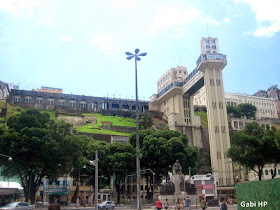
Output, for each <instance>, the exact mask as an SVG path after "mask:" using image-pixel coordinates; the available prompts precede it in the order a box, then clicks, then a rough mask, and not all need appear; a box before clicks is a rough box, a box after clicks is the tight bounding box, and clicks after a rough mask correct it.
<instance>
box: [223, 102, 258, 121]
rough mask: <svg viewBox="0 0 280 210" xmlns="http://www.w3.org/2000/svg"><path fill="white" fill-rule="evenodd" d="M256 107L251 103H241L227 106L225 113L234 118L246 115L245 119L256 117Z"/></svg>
mask: <svg viewBox="0 0 280 210" xmlns="http://www.w3.org/2000/svg"><path fill="white" fill-rule="evenodd" d="M256 111H257V107H255V106H254V105H252V104H248V103H242V104H238V105H237V106H227V113H228V114H229V115H230V116H232V117H235V118H240V117H246V118H247V119H250V118H255V117H256Z"/></svg>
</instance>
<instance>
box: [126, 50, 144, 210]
mask: <svg viewBox="0 0 280 210" xmlns="http://www.w3.org/2000/svg"><path fill="white" fill-rule="evenodd" d="M138 53H139V49H135V54H133V53H131V52H126V53H125V54H126V55H128V57H127V60H130V59H132V58H135V90H136V174H137V209H138V210H139V209H141V195H140V145H139V107H138V84H137V61H140V60H141V58H140V57H139V56H146V55H147V53H140V54H138Z"/></svg>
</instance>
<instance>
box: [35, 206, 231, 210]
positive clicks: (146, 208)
mask: <svg viewBox="0 0 280 210" xmlns="http://www.w3.org/2000/svg"><path fill="white" fill-rule="evenodd" d="M154 208H155V207H154V206H148V205H145V206H143V207H142V210H151V209H154ZM43 209H44V210H47V207H43V208H42V207H40V208H35V210H43ZM61 209H63V210H83V209H86V210H95V209H94V206H87V207H86V208H84V207H79V208H76V207H75V206H61ZM115 209H122V210H129V209H133V210H134V209H136V208H135V207H133V206H116V207H115ZM173 209H174V210H175V209H176V208H175V207H174V206H171V207H170V210H173ZM191 209H201V208H200V207H199V206H198V207H197V208H196V206H192V208H191ZM207 209H211V210H220V207H208V208H207ZM162 210H163V209H162ZM228 210H237V205H233V206H228Z"/></svg>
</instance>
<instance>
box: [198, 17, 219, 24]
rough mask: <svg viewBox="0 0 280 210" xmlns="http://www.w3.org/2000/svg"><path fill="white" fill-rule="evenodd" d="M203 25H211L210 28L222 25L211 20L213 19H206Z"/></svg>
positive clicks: (203, 20)
mask: <svg viewBox="0 0 280 210" xmlns="http://www.w3.org/2000/svg"><path fill="white" fill-rule="evenodd" d="M202 22H203V23H206V24H209V25H210V26H218V25H220V22H219V21H217V20H215V19H213V18H211V17H206V18H203V19H202Z"/></svg>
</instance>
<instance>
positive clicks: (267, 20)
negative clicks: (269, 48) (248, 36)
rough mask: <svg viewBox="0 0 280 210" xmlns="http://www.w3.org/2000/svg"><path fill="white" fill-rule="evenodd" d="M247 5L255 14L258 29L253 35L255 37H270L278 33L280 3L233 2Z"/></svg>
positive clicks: (248, 0) (254, 0)
mask: <svg viewBox="0 0 280 210" xmlns="http://www.w3.org/2000/svg"><path fill="white" fill-rule="evenodd" d="M235 2H237V3H239V2H243V3H245V4H248V5H249V6H250V7H251V9H252V10H253V11H254V12H255V13H256V20H257V21H258V22H259V25H260V27H259V28H258V29H256V30H255V32H254V33H253V35H254V36H257V37H262V36H265V37H270V36H273V35H275V33H277V32H279V31H280V27H279V25H280V12H279V8H280V1H279V0H266V1H263V0H235Z"/></svg>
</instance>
